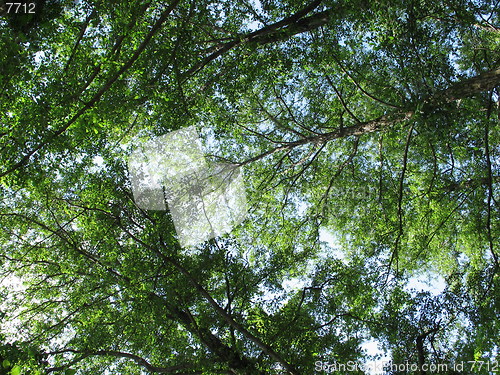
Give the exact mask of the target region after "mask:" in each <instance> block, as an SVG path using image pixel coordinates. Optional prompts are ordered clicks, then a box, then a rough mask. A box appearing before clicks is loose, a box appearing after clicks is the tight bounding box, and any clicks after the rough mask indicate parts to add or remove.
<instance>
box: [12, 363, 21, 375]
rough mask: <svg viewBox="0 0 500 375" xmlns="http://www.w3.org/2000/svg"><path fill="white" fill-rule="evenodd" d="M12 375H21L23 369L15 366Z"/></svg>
mask: <svg viewBox="0 0 500 375" xmlns="http://www.w3.org/2000/svg"><path fill="white" fill-rule="evenodd" d="M10 373H11V375H20V374H21V367H20V366H17V365H16V366H14V367H12V370H10Z"/></svg>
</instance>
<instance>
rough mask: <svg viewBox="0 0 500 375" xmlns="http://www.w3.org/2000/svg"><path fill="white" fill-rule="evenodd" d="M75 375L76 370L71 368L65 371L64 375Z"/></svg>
mask: <svg viewBox="0 0 500 375" xmlns="http://www.w3.org/2000/svg"><path fill="white" fill-rule="evenodd" d="M75 374H76V370H75V369H72V368H69V369H67V370H66V371H64V375H75Z"/></svg>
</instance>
